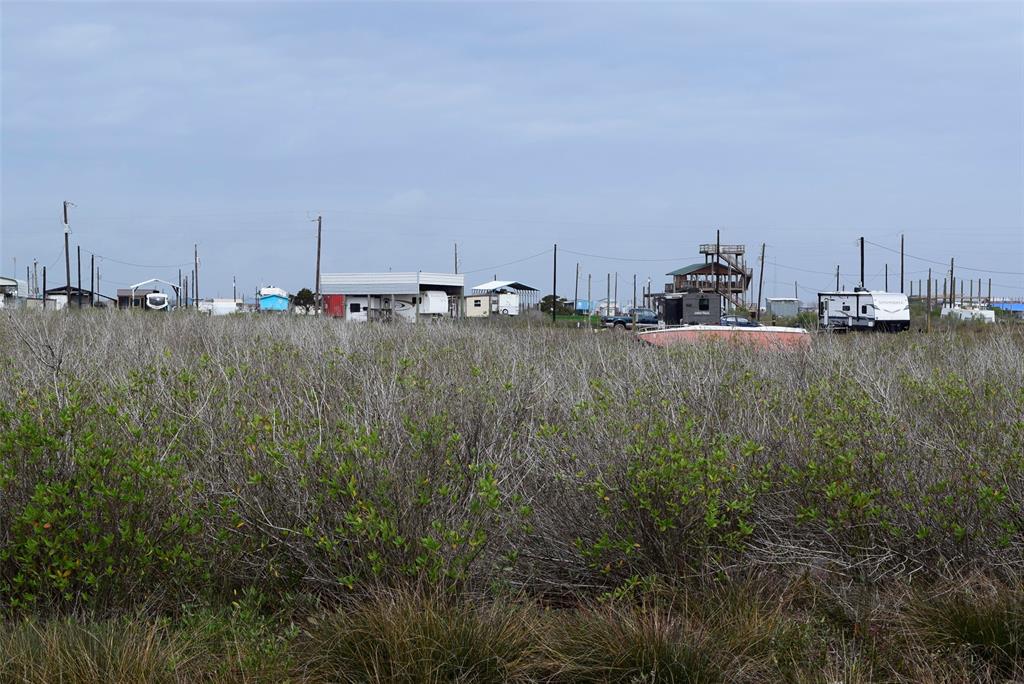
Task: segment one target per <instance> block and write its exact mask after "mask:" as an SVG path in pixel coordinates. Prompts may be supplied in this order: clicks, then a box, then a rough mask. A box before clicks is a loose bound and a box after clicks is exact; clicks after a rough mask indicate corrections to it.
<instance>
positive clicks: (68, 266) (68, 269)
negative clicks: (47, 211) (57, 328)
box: [44, 200, 71, 307]
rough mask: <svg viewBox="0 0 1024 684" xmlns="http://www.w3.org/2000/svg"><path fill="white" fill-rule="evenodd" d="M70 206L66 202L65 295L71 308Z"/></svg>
mask: <svg viewBox="0 0 1024 684" xmlns="http://www.w3.org/2000/svg"><path fill="white" fill-rule="evenodd" d="M70 204H71V202H68V201H67V200H64V275H65V278H66V280H65V283H66V285H65V286H64V295H65V297H66V298H67V305H68V306H69V307H70V306H71V252H70V248H69V247H68V236H69V235H71V224H70V223H68V206H69V205H70ZM44 289H45V288H44ZM44 294H45V293H44Z"/></svg>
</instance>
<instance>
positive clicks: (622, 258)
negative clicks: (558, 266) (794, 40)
mask: <svg viewBox="0 0 1024 684" xmlns="http://www.w3.org/2000/svg"><path fill="white" fill-rule="evenodd" d="M562 251H563V252H565V253H566V254H575V255H576V256H585V257H590V258H592V259H606V260H608V261H644V262H655V263H660V262H668V261H684V260H688V259H700V258H701V257H699V256H682V257H665V258H663V259H651V258H649V257H618V256H605V255H603V254H588V253H587V252H575V251H573V250H571V249H563V250H562Z"/></svg>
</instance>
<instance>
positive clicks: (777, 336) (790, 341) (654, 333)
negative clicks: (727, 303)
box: [637, 325, 811, 349]
mask: <svg viewBox="0 0 1024 684" xmlns="http://www.w3.org/2000/svg"><path fill="white" fill-rule="evenodd" d="M637 337H638V338H639V339H641V340H643V341H644V342H647V343H649V344H653V345H656V346H659V347H672V346H675V345H680V344H694V343H698V344H699V343H702V342H727V343H729V344H747V345H751V346H754V347H759V348H765V349H802V348H805V347H809V346H810V344H811V334H810V333H809V332H807V331H806V330H804V329H803V328H787V327H783V326H777V325H762V326H757V327H750V328H747V327H741V326H732V325H681V326H677V327H672V328H658V329H656V330H643V331H641V332H638V333H637Z"/></svg>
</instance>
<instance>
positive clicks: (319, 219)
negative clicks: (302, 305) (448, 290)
mask: <svg viewBox="0 0 1024 684" xmlns="http://www.w3.org/2000/svg"><path fill="white" fill-rule="evenodd" d="M322 229H323V216H320V215H317V217H316V281H315V283H316V284H315V286H314V287H315V288H316V296H315V297H314V298H313V299H314V300H315V302H316V308H317V311H318V312H319V311H320V233H321V231H322ZM458 260H459V258H458V256H456V257H455V261H456V262H458ZM457 272H458V268H456V273H457ZM417 306H419V305H417ZM416 310H417V311H419V309H418V308H417V309H416Z"/></svg>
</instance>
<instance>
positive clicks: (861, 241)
mask: <svg viewBox="0 0 1024 684" xmlns="http://www.w3.org/2000/svg"><path fill="white" fill-rule="evenodd" d="M860 286H861V289H863V288H864V238H863V237H862V238H861V239H860Z"/></svg>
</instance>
